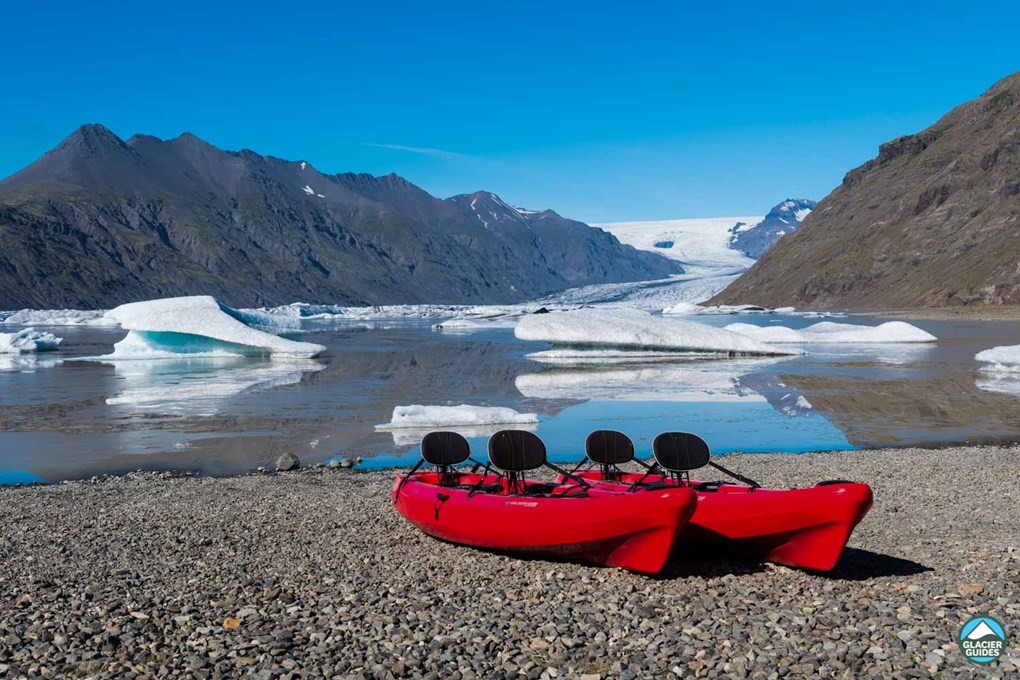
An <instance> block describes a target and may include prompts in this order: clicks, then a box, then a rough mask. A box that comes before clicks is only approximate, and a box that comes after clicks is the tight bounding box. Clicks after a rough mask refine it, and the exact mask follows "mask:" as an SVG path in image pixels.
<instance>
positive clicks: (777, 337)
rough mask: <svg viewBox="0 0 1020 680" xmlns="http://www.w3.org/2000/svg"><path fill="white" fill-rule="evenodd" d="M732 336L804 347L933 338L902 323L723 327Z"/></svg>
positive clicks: (831, 323) (738, 324)
mask: <svg viewBox="0 0 1020 680" xmlns="http://www.w3.org/2000/svg"><path fill="white" fill-rule="evenodd" d="M725 328H726V330H728V331H731V332H733V333H739V334H741V335H746V336H747V337H749V338H755V339H757V340H761V341H762V342H772V343H779V344H786V343H789V344H808V343H838V344H857V343H884V342H888V343H901V342H935V341H937V340H938V338H936V337H935V336H934V335H932V334H931V333H928V332H927V331H923V330H921V329H920V328H918V327H917V326H914V325H912V324H909V323H906V322H905V321H888V322H886V323H883V324H880V325H878V326H863V325H855V324H849V323H833V322H831V321H823V322H821V323H816V324H814V325H811V326H808V327H807V328H801V329H799V330H797V329H793V328H788V327H786V326H755V325H754V324H749V323H731V324H730V325H728V326H726V327H725Z"/></svg>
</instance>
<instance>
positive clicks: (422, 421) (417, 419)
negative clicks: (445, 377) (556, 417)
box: [375, 404, 538, 430]
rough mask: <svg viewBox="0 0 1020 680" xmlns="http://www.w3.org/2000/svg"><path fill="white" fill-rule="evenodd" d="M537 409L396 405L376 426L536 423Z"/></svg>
mask: <svg viewBox="0 0 1020 680" xmlns="http://www.w3.org/2000/svg"><path fill="white" fill-rule="evenodd" d="M537 422H538V414H537V413H518V412H517V411H515V410H513V409H512V408H506V407H504V406H470V405H468V404H461V405H460V406H421V405H419V404H413V405H411V406H397V407H395V408H394V409H393V418H392V420H391V421H390V422H388V423H384V424H382V425H376V426H375V429H377V430H396V429H406V428H411V429H420V428H437V427H454V426H457V425H473V426H483V425H519V424H527V423H537Z"/></svg>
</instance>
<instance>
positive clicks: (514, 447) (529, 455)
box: [489, 430, 546, 472]
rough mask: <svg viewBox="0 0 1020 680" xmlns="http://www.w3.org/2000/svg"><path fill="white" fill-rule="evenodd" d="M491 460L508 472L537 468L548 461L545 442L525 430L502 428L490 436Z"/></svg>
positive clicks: (493, 463)
mask: <svg viewBox="0 0 1020 680" xmlns="http://www.w3.org/2000/svg"><path fill="white" fill-rule="evenodd" d="M489 462H491V463H492V465H494V466H495V467H497V468H499V469H500V470H505V471H507V472H524V471H526V470H537V469H538V468H540V467H542V466H543V465H545V463H546V453H545V444H544V443H543V442H542V440H541V439H539V437H538V435H536V434H534V433H532V432H526V431H524V430H500V431H499V432H497V433H496V434H494V435H492V436H491V437H489Z"/></svg>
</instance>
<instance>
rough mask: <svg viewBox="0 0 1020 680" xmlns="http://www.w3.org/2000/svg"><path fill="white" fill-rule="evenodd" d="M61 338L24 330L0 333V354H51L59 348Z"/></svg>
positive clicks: (51, 334)
mask: <svg viewBox="0 0 1020 680" xmlns="http://www.w3.org/2000/svg"><path fill="white" fill-rule="evenodd" d="M61 342H63V338H58V337H57V336H55V335H53V333H47V332H45V331H37V330H35V329H34V328H25V329H23V330H20V331H18V332H17V333H0V354H34V353H35V352H53V351H56V350H57V349H58V348H59V347H60V343H61Z"/></svg>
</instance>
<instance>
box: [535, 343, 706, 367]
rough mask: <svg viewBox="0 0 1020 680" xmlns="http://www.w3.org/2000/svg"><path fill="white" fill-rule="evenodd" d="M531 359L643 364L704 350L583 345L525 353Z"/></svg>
mask: <svg viewBox="0 0 1020 680" xmlns="http://www.w3.org/2000/svg"><path fill="white" fill-rule="evenodd" d="M526 356H527V358H528V359H531V360H532V361H538V362H539V363H543V364H557V365H570V366H579V365H586V364H591V365H596V366H598V365H605V364H645V363H650V362H655V361H667V362H676V361H690V360H691V359H704V358H705V353H704V352H668V351H663V350H654V349H653V350H642V349H629V350H628V349H586V348H584V347H564V348H560V349H547V350H543V351H541V352H532V353H531V354H527V355H526Z"/></svg>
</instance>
